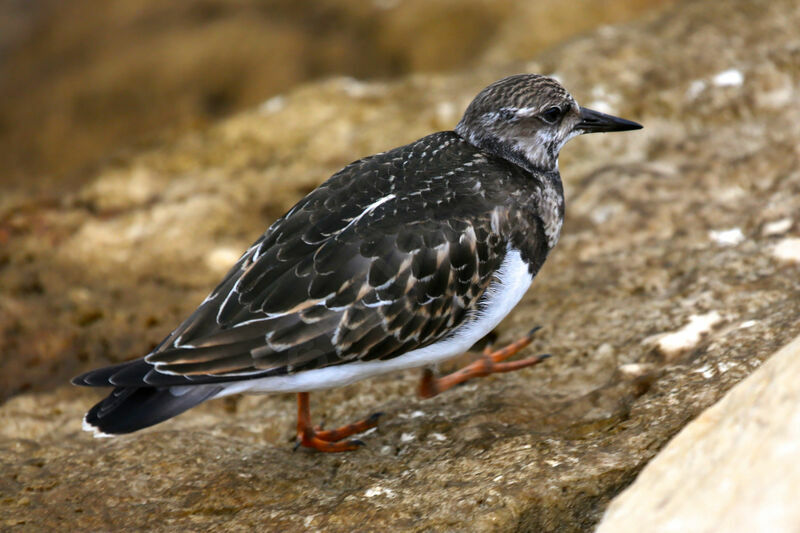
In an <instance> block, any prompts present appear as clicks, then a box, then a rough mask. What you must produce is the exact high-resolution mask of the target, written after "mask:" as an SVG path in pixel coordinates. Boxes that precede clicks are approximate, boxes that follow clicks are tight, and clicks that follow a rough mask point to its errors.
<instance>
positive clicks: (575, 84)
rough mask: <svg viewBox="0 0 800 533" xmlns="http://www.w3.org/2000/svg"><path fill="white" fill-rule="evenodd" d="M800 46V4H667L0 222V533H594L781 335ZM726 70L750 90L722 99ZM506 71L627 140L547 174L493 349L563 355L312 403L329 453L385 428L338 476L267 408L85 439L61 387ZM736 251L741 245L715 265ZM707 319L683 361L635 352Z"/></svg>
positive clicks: (322, 94)
mask: <svg viewBox="0 0 800 533" xmlns="http://www.w3.org/2000/svg"><path fill="white" fill-rule="evenodd" d="M798 26H800V13H798V11H797V9H796V6H795V2H793V1H791V0H783V1H766V0H763V1H758V0H751V1H746V0H736V1H733V2H725V3H715V2H685V3H681V4H680V5H679V6H677V7H676V8H674V9H671V10H669V11H666V12H664V13H663V14H661V15H659V16H653V17H650V18H647V19H644V20H642V21H639V22H636V23H632V24H630V25H627V26H616V27H607V28H603V29H601V30H598V31H597V32H594V33H592V34H587V35H585V36H583V37H580V38H577V39H574V40H573V41H571V42H569V43H566V44H564V45H562V46H560V47H558V48H556V49H554V50H551V51H550V52H548V53H546V54H543V55H540V56H538V57H536V58H535V59H533V58H531V60H529V61H526V62H524V63H511V64H507V65H502V66H498V64H496V63H488V64H486V65H483V66H480V67H476V68H473V69H471V70H470V71H469V72H462V73H458V74H447V75H424V76H422V75H415V76H410V77H408V78H405V79H402V80H399V81H396V82H382V83H362V82H356V81H353V80H351V79H343V78H336V79H332V80H329V81H325V82H321V83H317V84H313V85H307V86H304V87H302V88H299V89H297V90H295V91H292V92H289V93H287V94H285V95H284V96H283V98H282V99H278V100H272V101H270V102H269V103H267V104H265V105H263V106H261V107H259V108H257V109H253V110H250V111H248V112H245V113H241V114H239V115H237V116H235V117H233V118H231V119H229V120H226V121H224V122H221V123H220V124H218V125H216V126H214V127H212V128H209V129H207V130H204V131H202V132H198V133H195V134H192V135H189V136H186V137H183V138H182V139H181V140H180V141H177V142H175V143H170V144H167V145H165V146H163V147H161V148H158V149H154V150H152V151H151V152H148V153H146V154H143V155H141V156H138V157H135V158H133V159H131V160H130V161H127V162H126V161H121V162H117V163H116V164H113V165H110V166H108V167H106V168H104V169H103V170H102V171H100V172H99V173H98V175H97V176H96V179H95V180H93V181H92V183H90V184H88V185H87V186H86V187H84V188H82V189H81V190H80V191H79V192H77V193H76V194H70V195H65V196H64V197H62V198H59V199H58V200H57V201H52V200H51V201H49V202H44V201H36V200H25V201H21V200H15V199H13V198H9V197H3V198H0V240H2V246H1V247H0V353H2V354H3V359H2V360H0V388H1V389H2V391H3V394H4V395H5V396H6V397H7V398H10V399H8V400H7V401H6V402H5V404H3V405H2V406H0V472H2V474H0V524H4V525H6V524H8V525H11V524H18V525H21V526H24V527H25V528H26V529H52V528H56V527H57V528H59V529H99V530H109V529H119V528H122V527H126V528H131V529H145V528H155V529H167V528H174V529H178V528H180V529H186V528H189V529H200V528H236V527H240V528H242V529H253V528H259V529H275V530H284V531H302V530H308V529H321V530H329V531H345V530H347V531H350V530H353V529H358V528H363V527H365V526H364V524H369V527H370V528H374V529H431V530H454V529H463V528H465V527H469V529H472V530H477V531H489V530H501V531H502V530H515V529H516V530H533V531H585V530H588V529H590V528H592V527H593V526H594V524H596V522H597V521H598V520H599V518H600V516H601V514H602V512H603V511H604V509H605V507H606V505H607V503H608V502H609V501H610V499H611V498H612V497H613V496H615V495H616V494H617V493H619V492H620V491H621V490H623V489H624V488H625V487H626V486H628V484H630V483H631V482H632V481H633V480H634V478H635V477H636V475H637V473H638V472H639V470H640V469H641V468H642V467H643V466H644V465H645V464H647V462H648V461H650V459H651V458H652V457H653V456H654V455H655V454H656V453H657V452H658V451H659V449H661V448H662V447H663V446H664V445H665V444H666V443H667V442H668V441H669V440H670V439H671V438H672V437H673V436H674V435H675V434H676V433H678V432H679V431H680V430H681V428H683V427H684V426H685V425H686V423H687V422H689V421H690V420H691V419H693V418H694V417H695V416H697V415H698V414H700V413H701V412H702V411H703V410H704V409H706V408H707V407H709V406H710V405H712V404H713V403H714V402H716V401H717V400H718V399H719V398H721V397H722V396H723V395H724V394H725V393H726V392H727V391H728V390H729V389H730V388H731V387H733V386H734V385H735V384H737V383H738V382H740V381H741V380H742V379H744V378H745V377H747V376H748V375H749V374H751V373H752V372H753V371H754V370H755V369H756V368H758V367H759V366H760V365H761V363H762V362H763V361H765V360H766V359H767V358H768V357H769V356H770V354H772V353H774V352H775V351H777V350H778V349H779V348H780V347H781V346H783V345H784V344H786V343H787V342H788V341H789V340H790V339H792V338H794V337H796V336H797V335H798V334H800V323H798V321H797V316H799V315H800V288H799V287H798V284H797V281H796V280H797V278H798V275H800V270H798V269H800V264H798V263H797V262H795V261H787V260H782V259H779V258H778V257H776V256H775V255H774V250H775V249H776V246H777V245H778V243H779V242H783V241H784V240H785V239H796V238H798V234H797V226H796V224H795V225H793V226H791V227H788V228H786V229H785V231H784V232H782V233H781V234H780V235H777V234H767V235H765V234H764V233H763V232H762V228H763V227H764V226H765V225H766V224H768V223H771V222H774V221H776V220H781V219H784V218H792V219H793V220H794V219H795V218H796V214H797V213H798V212H800V172H798V170H797V169H798V168H800V151H798V149H797V147H798V146H800V127H798V124H800V109H798V107H797V106H796V105H794V103H793V102H794V101H795V99H794V96H795V94H796V91H797V87H798V86H800V61H798V55H797V54H798V50H800V47H798V45H797V33H796V28H797V27H798ZM731 69H736V70H737V71H738V72H740V73H741V80H742V81H741V84H740V85H731V84H730V83H728V82H727V81H726V83H724V84H721V85H720V84H717V83H715V82H714V80H715V76H717V75H718V74H719V73H721V72H725V71H728V70H731ZM525 70H534V71H540V72H545V73H556V74H558V76H559V77H560V78H561V80H562V81H563V82H564V84H565V85H566V86H567V87H568V88H569V89H570V90H571V91H572V92H573V94H575V95H576V97H577V98H578V99H579V101H581V102H582V103H584V104H586V105H595V106H596V107H603V106H605V107H604V108H605V109H608V110H609V111H612V112H615V113H618V114H620V115H622V116H626V117H629V118H631V119H635V120H638V121H640V122H642V123H643V124H645V129H644V130H642V131H641V132H634V133H631V134H627V135H608V136H599V135H598V136H593V137H592V136H589V137H587V138H584V139H579V140H575V141H572V142H571V143H570V145H568V146H567V148H566V149H565V151H564V153H563V157H562V160H561V169H562V174H563V176H564V179H565V186H566V189H567V224H566V225H565V228H564V234H563V237H562V241H561V243H560V244H559V246H558V248H557V249H556V250H555V251H554V253H553V254H552V255H551V257H550V259H549V260H548V262H547V263H546V264H545V267H544V269H543V270H542V272H541V273H540V275H539V276H538V277H537V281H536V282H535V284H534V287H533V288H532V290H531V291H530V292H529V294H528V295H527V296H526V298H525V299H524V300H523V302H522V303H521V304H520V306H519V307H518V309H517V311H516V312H515V313H514V314H512V316H511V317H509V319H508V320H506V321H505V323H504V324H502V325H501V328H500V329H499V334H500V342H505V341H510V340H512V339H514V338H515V337H517V336H519V335H521V334H523V333H524V332H526V331H527V330H528V329H530V327H531V326H532V325H536V324H542V325H544V329H543V330H542V332H541V334H540V336H539V337H537V339H535V341H534V343H533V344H532V346H531V348H530V350H531V353H533V352H537V351H538V352H545V351H546V352H548V353H551V354H553V355H554V357H552V358H551V359H549V360H548V361H546V362H545V363H543V364H542V365H540V366H537V367H534V368H531V369H526V370H523V371H521V372H519V373H515V374H508V375H501V376H492V377H490V378H486V379H483V380H479V381H476V382H474V383H470V384H468V385H466V386H464V387H460V388H458V389H456V390H452V391H448V393H446V394H444V395H442V396H439V397H437V398H434V399H432V400H428V401H421V400H417V399H415V398H413V397H412V396H411V393H412V392H413V391H414V389H415V385H416V380H417V378H418V376H417V374H416V373H411V372H409V373H399V374H396V375H389V376H384V377H382V378H379V379H374V380H370V381H365V382H361V383H358V384H355V385H353V386H350V387H347V388H344V389H337V390H333V391H330V392H329V393H325V394H315V395H312V411H313V413H314V416H315V417H316V418H317V419H324V420H325V421H326V422H327V423H328V424H329V425H336V424H337V423H340V422H345V421H350V420H352V419H353V418H355V417H358V416H361V415H366V414H368V413H370V412H373V411H384V412H385V413H387V414H386V416H385V418H384V419H382V422H381V426H380V427H379V428H378V429H377V430H376V431H374V432H373V433H371V434H369V435H367V436H366V437H365V438H364V440H365V441H367V443H368V445H369V448H368V449H366V450H360V451H358V452H356V453H353V454H347V455H336V456H329V455H321V454H310V453H303V452H297V453H292V452H291V451H290V450H291V444H290V442H289V441H290V439H291V437H292V432H293V424H294V414H295V411H294V405H293V398H291V397H290V396H281V395H272V396H266V397H245V398H233V399H231V400H230V401H226V402H211V403H209V404H207V405H204V406H201V407H200V408H198V409H195V410H193V411H191V412H189V413H187V414H185V415H182V416H180V417H178V418H176V419H175V420H172V421H169V422H167V423H165V424H162V425H159V426H156V427H154V428H151V429H149V430H147V431H144V432H142V433H139V434H134V435H130V436H126V437H121V438H117V439H111V440H108V439H103V440H93V439H91V438H90V436H89V435H87V434H85V433H82V432H81V431H80V419H81V416H82V415H83V413H84V411H85V410H86V409H87V408H88V407H89V406H90V405H91V404H92V402H94V401H96V400H97V399H99V398H100V395H99V394H98V393H97V392H95V391H86V390H78V389H75V388H72V387H70V386H68V385H65V383H66V380H67V379H68V377H69V376H70V375H73V374H75V373H77V372H79V371H81V370H84V369H87V368H89V367H93V366H97V365H100V364H104V363H109V362H114V361H120V360H123V359H126V358H130V357H136V356H140V355H141V354H143V353H145V352H147V351H148V350H149V349H150V348H151V347H152V346H153V345H154V344H155V343H156V342H158V341H159V340H160V338H161V337H162V336H163V335H165V334H166V333H167V332H168V331H169V330H170V328H172V327H173V326H174V325H175V324H176V323H177V322H178V321H179V320H180V319H181V318H183V317H184V316H185V315H186V314H187V313H188V312H190V311H191V310H192V309H193V308H194V307H195V306H196V305H197V304H198V303H199V302H200V301H201V300H202V299H203V298H204V296H205V295H206V294H207V293H208V291H209V289H210V288H211V287H212V286H213V284H214V283H215V282H216V281H217V280H218V279H219V276H220V274H219V269H220V268H221V266H220V265H221V263H224V261H225V258H226V257H230V256H231V250H244V249H245V248H246V247H247V246H248V245H249V244H250V243H251V242H252V241H253V240H254V239H255V238H256V237H257V236H258V235H259V234H260V232H261V231H262V230H263V228H264V227H266V225H267V224H269V222H271V221H272V220H274V218H275V217H276V216H278V215H280V214H281V213H282V212H283V210H284V209H286V207H287V206H289V205H290V204H291V203H292V202H294V201H296V200H297V199H298V198H300V197H301V196H302V195H303V194H305V193H306V192H307V191H308V190H310V189H311V188H313V187H314V186H316V185H317V184H318V183H319V182H320V181H322V180H324V179H325V178H327V176H329V175H330V173H331V172H333V171H335V170H336V169H337V168H339V167H341V166H342V165H343V164H345V163H347V162H348V161H350V160H352V159H354V158H356V157H359V156H362V155H366V154H369V153H373V152H375V151H379V150H383V149H386V148H388V147H391V146H396V145H398V144H401V143H404V142H408V141H410V140H413V139H415V138H417V137H419V136H421V135H424V134H426V133H428V132H430V131H433V130H436V129H443V128H449V127H452V125H453V124H454V123H455V122H456V121H457V119H458V115H459V114H460V111H461V110H462V109H463V107H464V106H465V105H466V103H467V102H468V101H469V99H470V98H471V97H472V96H474V94H475V93H476V92H477V91H478V90H479V89H480V88H481V87H482V86H484V85H485V84H486V83H488V82H490V81H492V80H494V79H497V78H499V77H501V76H503V75H505V74H510V73H512V72H519V71H525ZM728 78H730V75H728ZM786 94H789V96H790V97H789V98H787V97H786ZM731 228H739V229H740V231H741V233H742V235H743V236H744V240H741V242H738V243H735V244H731V245H726V246H720V245H719V244H718V243H717V242H715V241H714V240H713V239H711V238H710V232H711V231H714V230H720V229H725V230H729V229H731ZM713 313H716V314H717V315H718V317H719V320H718V321H715V323H714V324H713V325H711V326H709V327H708V328H707V329H706V328H704V331H705V332H704V333H703V334H701V335H698V336H697V343H696V344H694V345H692V346H685V347H684V348H682V349H681V350H679V351H677V352H675V353H674V354H673V355H671V357H665V356H664V354H663V353H662V352H661V351H660V350H659V349H658V348H657V347H656V346H654V344H653V342H652V339H653V338H655V336H658V335H662V334H666V333H670V332H676V331H679V330H681V328H683V327H684V326H685V325H687V324H689V323H690V322H691V320H690V317H692V316H715V315H714V314H713ZM648 339H650V340H648ZM6 354H11V357H8V356H6ZM420 413H421V414H420ZM404 435H406V437H405V438H404V437H403V436H404ZM412 436H413V437H412ZM465 520H469V523H468V524H466V525H465Z"/></svg>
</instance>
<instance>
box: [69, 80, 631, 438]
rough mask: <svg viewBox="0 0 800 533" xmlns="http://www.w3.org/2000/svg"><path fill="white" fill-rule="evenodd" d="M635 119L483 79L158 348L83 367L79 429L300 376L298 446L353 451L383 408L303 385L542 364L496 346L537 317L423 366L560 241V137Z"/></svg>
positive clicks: (503, 311)
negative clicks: (321, 405) (474, 354)
mask: <svg viewBox="0 0 800 533" xmlns="http://www.w3.org/2000/svg"><path fill="white" fill-rule="evenodd" d="M638 128H641V126H640V125H639V124H637V123H635V122H631V121H628V120H624V119H621V118H618V117H614V116H611V115H606V114H603V113H600V112H598V111H593V110H591V109H586V108H584V107H580V106H579V105H578V104H577V103H576V101H575V99H574V98H573V97H572V96H570V94H569V93H568V92H567V91H566V90H565V89H564V88H563V87H562V86H561V85H560V84H559V83H558V82H557V81H556V80H554V79H552V78H548V77H545V76H540V75H534V74H522V75H516V76H510V77H508V78H504V79H502V80H500V81H497V82H495V83H493V84H491V85H489V86H488V87H486V88H485V89H483V90H482V91H481V92H480V93H479V94H478V95H477V96H476V97H475V99H474V100H473V101H472V103H470V104H469V106H468V107H467V109H466V111H465V113H464V116H463V118H462V119H461V121H460V122H459V123H458V125H457V126H456V127H455V130H452V131H442V132H438V133H433V134H431V135H428V136H426V137H423V138H421V139H419V140H417V141H414V142H412V143H411V144H407V145H405V146H401V147H399V148H395V149H393V150H389V151H387V152H383V153H380V154H376V155H372V156H369V157H365V158H363V159H360V160H358V161H355V162H354V163H351V164H350V165H348V166H346V167H345V168H343V169H342V170H340V171H339V172H337V173H336V174H334V175H333V176H332V177H331V178H330V179H328V180H327V181H326V182H324V183H323V184H322V185H320V186H319V187H318V188H317V189H315V190H314V191H312V192H311V193H309V194H308V195H307V196H306V197H305V198H303V199H302V200H300V201H299V202H298V203H297V204H296V205H295V206H294V207H292V208H291V209H290V210H289V211H288V212H287V213H286V214H285V215H284V216H282V217H281V218H279V219H278V220H277V221H276V222H275V223H274V224H272V225H271V226H270V227H269V229H267V231H266V232H265V233H264V234H263V235H262V236H261V238H259V239H258V240H257V241H256V242H255V243H254V244H253V245H252V246H251V247H250V248H249V249H248V250H247V251H246V252H245V253H244V254H243V255H242V257H241V258H240V259H239V260H238V262H237V263H236V264H235V265H234V266H233V268H231V270H230V271H229V272H228V274H227V275H226V276H225V278H224V279H223V280H222V282H221V283H220V284H219V285H218V286H217V287H216V288H215V289H214V290H213V291H212V292H211V294H210V295H209V296H208V297H207V298H206V299H205V300H204V301H203V302H202V304H200V306H199V307H198V308H197V310H195V311H194V313H192V314H191V315H190V316H189V317H188V318H187V319H186V320H185V321H184V322H183V323H181V324H180V325H179V326H178V327H177V328H176V329H175V330H174V331H173V332H172V333H170V334H169V335H168V336H167V337H166V338H165V339H164V340H163V341H162V342H161V343H160V344H159V345H158V346H157V347H156V348H155V349H154V350H153V351H152V352H151V353H149V354H147V355H146V356H144V357H142V358H140V359H136V360H133V361H129V362H125V363H121V364H118V365H114V366H110V367H106V368H100V369H97V370H92V371H90V372H87V373H85V374H83V375H81V376H78V377H76V378H75V379H74V380H73V383H74V384H76V385H85V386H91V387H114V390H113V391H112V392H111V394H109V396H108V397H107V398H105V399H104V400H102V401H101V402H100V403H98V404H97V405H95V406H94V407H93V408H92V409H91V410H90V411H89V412H88V413H87V414H86V416H85V418H84V428H85V429H87V430H91V431H94V432H95V433H96V435H98V436H107V435H116V434H121V433H129V432H132V431H136V430H139V429H142V428H145V427H148V426H151V425H153V424H157V423H159V422H162V421H164V420H167V419H168V418H171V417H173V416H175V415H178V414H180V413H182V412H184V411H186V410H187V409H189V408H191V407H193V406H195V405H197V404H199V403H201V402H203V401H205V400H209V399H212V398H219V397H221V396H227V395H230V394H236V393H244V392H295V393H297V398H298V422H297V443H298V445H301V446H304V447H308V448H313V449H316V450H320V451H326V452H335V451H345V450H353V449H355V448H357V447H358V446H359V445H361V444H362V442H361V441H359V440H356V439H349V438H348V437H351V436H352V435H354V434H356V433H359V432H362V431H364V430H366V429H369V428H372V427H374V426H376V425H377V422H378V416H379V414H374V415H372V416H370V417H368V418H366V419H363V420H360V421H358V422H356V423H354V424H350V425H347V426H343V427H341V428H338V429H334V430H325V431H323V430H321V429H319V428H316V427H315V426H313V425H312V423H311V417H310V410H309V392H310V391H316V390H321V389H328V388H331V387H339V386H343V385H347V384H348V383H352V382H354V381H357V380H360V379H364V378H368V377H371V376H376V375H379V374H384V373H386V372H391V371H395V370H401V369H408V368H415V367H422V368H423V369H424V370H423V375H422V381H421V384H420V389H419V393H420V394H421V395H422V396H423V397H431V396H434V395H436V394H439V393H441V392H443V391H445V390H447V389H449V388H450V387H452V386H454V385H456V384H459V383H463V382H465V381H467V380H469V379H472V378H475V377H480V376H485V375H488V374H492V373H496V372H508V371H512V370H517V369H519V368H524V367H528V366H532V365H535V364H537V363H539V362H540V361H542V360H543V359H544V358H545V357H547V356H546V355H538V356H532V357H528V358H526V359H521V360H514V361H506V359H508V358H509V357H511V356H512V355H514V354H515V353H517V352H519V351H520V350H521V349H522V348H524V347H525V346H526V345H527V344H528V343H530V341H531V335H532V334H533V332H531V333H529V334H528V335H526V336H525V337H523V338H522V339H520V340H518V341H517V342H515V343H512V344H511V345H509V346H508V347H506V348H503V349H501V350H497V351H491V350H486V351H485V352H484V354H483V356H482V357H481V358H480V359H478V360H476V361H475V362H473V363H472V364H469V365H467V366H466V367H464V368H463V369H462V370H460V371H458V372H455V373H453V374H450V375H447V376H443V377H439V378H437V377H434V374H433V371H432V370H431V367H432V366H434V365H436V364H437V363H439V362H441V361H444V360H446V359H449V358H452V357H455V356H457V355H460V354H462V353H464V352H466V351H468V350H469V349H470V348H471V347H472V346H473V345H475V343H477V342H478V341H479V340H480V339H481V338H483V337H484V336H486V335H487V334H489V333H490V332H491V331H492V330H493V329H494V328H495V327H496V326H497V325H498V324H499V323H500V321H501V320H502V319H503V317H505V316H506V315H507V314H508V313H509V312H510V311H511V310H512V309H513V308H514V306H515V305H516V304H517V303H518V302H519V301H520V299H521V298H522V296H523V295H524V294H525V292H526V291H527V290H528V287H529V286H530V284H531V282H532V280H533V278H534V276H535V275H536V273H537V272H538V271H539V269H540V267H541V266H542V264H543V263H544V261H545V259H546V258H547V255H548V253H549V252H550V250H551V249H552V248H553V247H554V246H555V245H556V242H557V241H558V238H559V235H560V233H561V226H562V222H563V220H564V193H563V188H562V184H561V177H560V175H559V171H558V154H559V151H560V150H561V148H562V147H563V146H564V144H565V143H566V142H567V141H568V140H570V139H572V138H573V137H575V136H577V135H580V134H583V133H593V132H610V131H625V130H634V129H638ZM534 331H535V330H534Z"/></svg>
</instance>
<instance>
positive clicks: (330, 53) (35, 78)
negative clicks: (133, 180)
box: [0, 0, 674, 197]
mask: <svg viewBox="0 0 800 533" xmlns="http://www.w3.org/2000/svg"><path fill="white" fill-rule="evenodd" d="M669 2H674V0H645V1H637V2H630V1H629V0H606V1H605V2H604V3H603V6H602V9H597V8H592V7H591V6H593V5H594V2H592V1H591V0H581V2H580V6H579V8H578V9H576V7H575V6H574V5H572V4H570V5H567V4H565V3H563V2H559V1H557V0H548V1H546V2H537V6H538V9H537V10H535V11H534V10H530V9H529V8H528V7H526V6H527V5H528V2H527V1H526V0H496V1H493V2H487V1H485V0H459V1H458V2H453V0H403V1H402V2H400V1H399V0H374V1H371V2H365V1H363V0H346V1H345V0H336V1H319V0H302V1H297V0H270V1H269V2H266V3H265V2H262V1H260V0H238V1H236V2H229V1H226V0H203V1H200V2H187V3H174V2H170V3H166V4H165V3H164V2H160V1H158V0H138V1H136V2H131V1H130V0H74V1H71V2H58V1H52V0H30V1H25V2H2V3H0V58H2V60H1V61H0V147H2V148H1V149H0V150H1V153H2V157H0V176H2V177H3V182H4V183H3V185H4V193H8V192H9V190H16V191H18V192H19V191H22V192H30V191H32V190H33V191H38V192H39V193H40V194H47V195H51V196H53V197H58V196H59V194H60V193H61V192H62V191H67V190H70V189H71V188H74V187H76V186H77V185H79V184H82V183H84V182H85V181H86V180H87V179H88V178H90V177H91V175H92V172H89V171H87V169H93V168H97V167H98V166H102V165H103V164H107V162H108V161H109V160H111V161H113V160H114V159H128V158H129V157H130V154H131V153H135V152H136V151H140V150H142V149H143V148H145V147H147V146H152V145H154V144H156V143H158V142H163V140H164V139H170V138H174V137H175V136H177V135H179V134H180V133H181V132H184V133H185V132H188V131H192V130H194V129H198V128H203V127H205V126H207V125H208V124H209V123H211V122H212V121H214V120H217V119H219V118H220V117H222V116H228V115H230V114H232V113H235V112H237V111H241V110H243V109H247V108H248V107H251V106H254V105H256V104H257V103H258V102H261V101H263V100H264V99H266V98H267V97H268V96H271V95H274V94H276V93H279V92H282V91H286V90H288V89H290V88H291V87H293V86H295V85H296V84H298V83H302V82H305V81H308V80H314V79H320V78H322V77H325V76H330V75H337V74H338V75H349V76H355V77H357V78H362V79H364V78H388V77H392V76H402V75H408V74H411V73H414V72H419V71H423V72H435V71H441V70H450V69H455V68H466V67H469V66H471V65H475V64H477V63H478V62H479V61H481V59H482V56H483V55H484V53H483V51H484V50H486V49H487V48H489V47H490V46H491V48H492V56H493V57H495V58H499V59H500V60H502V61H508V60H509V58H518V57H520V54H525V57H530V55H531V54H532V53H533V52H534V51H538V50H541V49H542V47H543V46H545V45H548V44H552V43H554V42H557V41H559V40H561V39H564V38H566V37H569V36H571V35H574V34H576V33H578V32H581V31H586V30H588V29H589V28H592V27H595V26H596V25H598V24H603V23H610V22H614V21H621V20H627V19H630V18H632V17H634V16H636V15H637V14H638V13H641V12H642V11H645V10H648V9H652V8H653V7H654V6H658V5H661V4H666V3H669ZM454 10H457V13H458V15H457V16H454V15H453V14H454ZM587 11H589V12H590V13H591V16H585V14H586V12H587ZM520 12H523V13H524V17H523V18H524V20H525V21H526V22H532V23H533V24H530V23H529V24H526V25H518V24H519V16H518V15H519V13H520ZM521 35H524V36H530V35H536V36H537V38H536V39H531V38H530V37H521ZM409 36H413V38H409ZM501 36H502V37H501ZM32 176H36V179H31V177H32Z"/></svg>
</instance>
